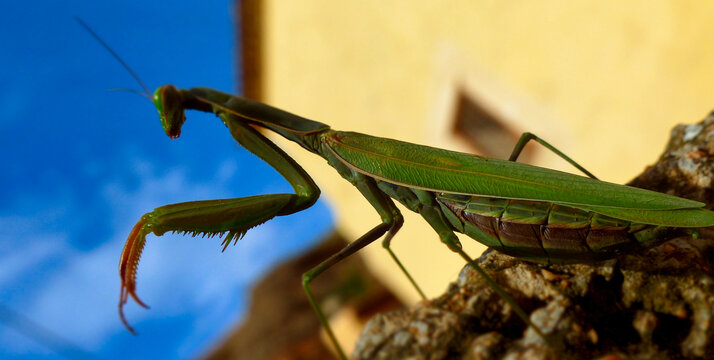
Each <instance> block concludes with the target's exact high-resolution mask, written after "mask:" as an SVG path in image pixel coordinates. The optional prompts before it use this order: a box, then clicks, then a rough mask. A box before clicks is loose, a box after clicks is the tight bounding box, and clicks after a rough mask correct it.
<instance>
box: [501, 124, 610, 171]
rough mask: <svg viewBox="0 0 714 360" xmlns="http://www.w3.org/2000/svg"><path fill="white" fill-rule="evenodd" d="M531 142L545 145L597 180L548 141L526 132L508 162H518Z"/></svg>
mask: <svg viewBox="0 0 714 360" xmlns="http://www.w3.org/2000/svg"><path fill="white" fill-rule="evenodd" d="M531 140H535V141H537V142H538V143H539V144H541V145H543V146H544V147H545V148H546V149H548V150H550V151H552V152H553V153H555V154H556V155H558V156H560V157H561V158H562V159H563V160H565V161H567V162H568V163H570V165H573V166H574V167H576V168H577V169H578V170H580V171H582V172H583V174H585V175H587V176H589V177H591V178H593V179H596V180H597V177H595V175H593V174H592V173H591V172H589V171H587V170H585V168H584V167H582V166H581V165H580V164H578V163H577V162H575V160H573V159H571V158H570V157H569V156H567V155H565V154H564V153H563V152H562V151H560V150H558V149H557V148H556V147H555V146H553V145H551V144H549V143H548V142H547V141H545V140H543V139H541V138H540V137H538V136H537V135H535V134H533V133H530V132H524V133H523V134H522V135H521V138H520V139H518V142H517V143H516V146H515V147H514V148H513V152H511V156H510V157H509V158H508V160H509V161H516V159H518V155H520V154H521V151H523V148H524V147H525V146H526V144H527V143H528V142H529V141H531Z"/></svg>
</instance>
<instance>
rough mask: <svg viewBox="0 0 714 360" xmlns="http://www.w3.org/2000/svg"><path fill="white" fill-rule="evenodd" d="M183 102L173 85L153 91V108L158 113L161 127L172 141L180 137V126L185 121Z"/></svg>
mask: <svg viewBox="0 0 714 360" xmlns="http://www.w3.org/2000/svg"><path fill="white" fill-rule="evenodd" d="M183 100H184V99H183V95H182V94H181V91H179V89H177V88H176V87H175V86H173V85H164V86H161V87H159V88H158V89H156V91H154V106H156V109H157V110H158V111H159V118H161V126H162V127H163V128H164V131H165V132H166V135H168V136H169V137H170V138H172V139H176V138H178V137H179V135H181V126H182V125H183V123H184V122H185V121H186V115H185V114H184V106H183Z"/></svg>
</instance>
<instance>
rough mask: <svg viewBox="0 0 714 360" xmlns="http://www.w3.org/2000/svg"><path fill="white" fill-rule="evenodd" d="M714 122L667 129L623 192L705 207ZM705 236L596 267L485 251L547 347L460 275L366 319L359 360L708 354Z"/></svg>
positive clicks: (484, 261)
mask: <svg viewBox="0 0 714 360" xmlns="http://www.w3.org/2000/svg"><path fill="white" fill-rule="evenodd" d="M712 155H714V116H712V115H710V116H709V117H707V118H706V119H705V120H703V121H702V122H700V123H699V124H695V125H680V126H677V127H676V128H674V129H673V130H672V133H671V139H670V141H669V144H667V147H666V149H665V151H664V153H663V154H662V156H661V157H660V159H659V160H658V162H657V163H656V164H654V165H652V166H649V167H648V168H647V169H645V171H644V172H643V173H642V174H641V175H640V176H638V177H637V178H636V179H634V180H633V181H632V182H631V185H633V186H638V187H643V188H648V189H652V190H656V191H660V192H665V193H669V194H673V195H678V196H683V197H687V198H691V199H695V200H699V201H702V202H704V203H707V204H712V203H714V201H713V200H714V199H712V190H711V182H712V161H714V156H712ZM713 235H714V231H711V230H709V229H704V230H702V232H701V234H700V236H699V237H698V238H696V239H693V238H689V237H686V238H679V239H674V240H672V241H669V242H667V243H664V244H662V245H659V246H657V247H654V248H651V249H648V250H646V251H643V252H641V253H637V254H628V255H625V256H622V257H620V258H617V259H613V260H608V261H605V262H600V263H596V264H571V265H550V266H547V267H544V266H541V265H536V264H531V263H527V262H523V261H520V260H518V259H515V258H512V257H509V256H507V255H502V254H499V253H497V252H495V251H489V252H487V253H485V254H484V255H483V256H482V257H481V258H480V259H479V263H480V265H481V266H482V267H483V268H484V269H485V270H486V271H487V272H488V273H489V274H490V275H491V276H492V277H493V278H494V280H495V281H496V282H497V283H499V284H500V285H501V286H502V287H503V288H504V289H505V290H506V291H507V292H508V293H509V294H511V295H512V296H513V297H514V298H515V299H516V301H517V302H518V304H519V305H520V306H521V307H522V308H523V309H524V310H525V311H526V313H527V314H529V316H530V319H531V321H532V322H533V323H534V324H535V325H536V326H538V327H539V328H540V329H541V331H543V332H544V333H545V334H546V335H547V338H548V341H547V343H546V342H545V341H544V339H542V338H541V337H540V336H539V335H538V334H537V333H536V332H535V331H533V329H532V328H527V327H526V325H525V324H524V322H523V321H522V320H521V319H520V318H518V317H517V316H516V314H515V313H514V312H513V310H512V309H511V307H510V306H509V305H507V304H506V303H505V302H504V301H503V300H502V299H501V298H500V297H499V296H498V295H497V294H496V293H495V292H494V291H493V290H492V289H491V288H489V286H487V285H486V284H485V283H484V282H483V281H481V279H480V277H479V275H478V274H477V273H476V272H475V271H474V270H472V269H471V268H470V267H468V266H466V267H465V268H464V269H463V270H462V272H461V274H460V275H459V277H458V279H457V280H456V282H454V283H453V284H451V285H450V286H449V288H448V289H447V291H446V292H445V293H444V294H443V295H441V296H440V297H438V298H436V299H432V300H430V301H428V302H423V303H420V304H418V305H417V306H415V307H413V308H411V309H406V310H399V311H394V312H390V313H384V314H380V315H378V316H376V317H375V318H373V319H372V320H371V321H370V322H369V323H368V325H367V327H366V328H365V330H364V332H363V333H362V336H361V338H360V340H359V342H358V344H357V348H356V350H355V352H354V354H353V357H355V358H358V359H395V358H401V359H451V358H463V359H502V358H503V359H568V358H573V359H578V358H589V359H625V358H627V359H677V358H707V357H711V356H712V355H711V354H714V345H713V340H714V331H713V330H712V324H713V323H714V319H713V316H714V279H713V277H714V271H713V269H712V259H713V258H714V257H713V255H714V251H713V250H714V249H713V248H712V244H714V241H713V240H712V239H713V238H714V236H713Z"/></svg>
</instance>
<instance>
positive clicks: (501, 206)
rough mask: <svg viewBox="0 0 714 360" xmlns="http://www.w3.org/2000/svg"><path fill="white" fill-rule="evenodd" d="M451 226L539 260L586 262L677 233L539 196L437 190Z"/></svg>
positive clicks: (505, 250)
mask: <svg viewBox="0 0 714 360" xmlns="http://www.w3.org/2000/svg"><path fill="white" fill-rule="evenodd" d="M436 198H437V200H438V202H439V204H440V205H441V207H442V210H443V211H444V212H445V213H446V215H447V218H448V219H449V221H450V222H451V223H452V226H454V228H455V229H457V230H458V231H461V232H462V233H464V234H466V235H468V236H470V237H472V238H474V239H475V240H477V241H479V242H481V243H483V244H485V245H486V246H488V247H491V248H494V249H496V250H498V251H500V252H502V253H505V254H508V255H511V256H514V257H517V258H521V259H524V260H530V261H534V262H541V263H573V262H592V261H598V260H604V259H610V258H613V257H616V256H618V255H621V254H624V253H628V252H633V251H636V250H638V249H642V248H646V247H649V246H653V245H655V244H658V243H660V242H662V241H665V240H668V239H671V238H673V237H675V236H677V235H678V234H679V232H678V231H676V229H673V228H667V227H661V226H654V225H645V224H639V223H634V222H630V221H625V220H621V219H617V218H613V217H609V216H604V215H601V214H597V213H594V212H591V211H585V210H581V209H577V208H573V207H567V206H562V205H557V204H553V203H549V202H542V201H528V200H511V199H502V198H491V197H481V196H468V195H456V194H446V193H440V194H436Z"/></svg>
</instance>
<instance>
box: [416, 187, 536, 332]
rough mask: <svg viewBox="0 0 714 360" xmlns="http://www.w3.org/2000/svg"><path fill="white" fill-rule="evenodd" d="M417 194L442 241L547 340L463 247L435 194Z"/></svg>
mask: <svg viewBox="0 0 714 360" xmlns="http://www.w3.org/2000/svg"><path fill="white" fill-rule="evenodd" d="M414 192H415V194H417V196H418V197H419V200H420V201H421V202H422V207H421V210H420V211H419V214H420V215H421V216H422V217H423V218H424V220H426V221H427V222H428V223H429V225H430V226H431V227H432V228H433V229H434V231H436V233H437V234H438V235H439V238H440V239H441V241H442V242H443V243H444V244H446V246H448V247H449V249H450V250H451V251H453V252H455V253H457V254H459V256H461V257H462V258H463V259H464V260H466V262H467V263H468V264H469V265H470V266H471V268H473V269H474V270H476V272H478V273H479V275H481V278H482V279H483V280H484V281H486V283H487V284H488V286H490V287H491V288H492V289H493V290H494V291H495V292H496V293H497V294H498V295H499V296H500V297H501V298H502V299H503V300H504V301H505V302H506V303H508V305H510V306H511V307H512V308H513V310H514V311H515V312H516V315H518V317H520V318H521V320H523V322H525V323H526V324H527V325H528V326H530V327H532V328H533V330H535V332H536V333H538V335H540V336H541V337H542V338H543V339H544V340H546V341H547V339H546V337H545V335H544V334H543V332H541V330H540V329H539V328H538V327H537V326H536V325H535V324H533V322H532V321H531V320H530V318H529V317H528V314H526V312H525V311H523V309H522V308H521V307H520V306H518V303H516V300H514V299H513V297H511V295H509V294H508V293H507V292H506V291H505V290H503V288H502V287H501V286H500V285H498V283H496V281H495V280H493V279H492V278H491V277H490V276H489V275H488V273H486V271H484V270H483V269H482V268H481V267H480V266H479V265H478V264H477V263H476V261H474V260H473V259H472V258H471V257H470V256H469V255H468V254H466V252H465V251H464V250H463V248H462V247H461V243H460V242H459V239H458V238H457V237H456V234H454V231H453V228H452V227H451V224H450V223H449V220H448V219H447V218H446V215H444V212H443V211H442V210H441V207H440V206H439V205H438V204H437V203H436V201H434V198H433V195H430V194H429V192H427V191H423V190H414Z"/></svg>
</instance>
